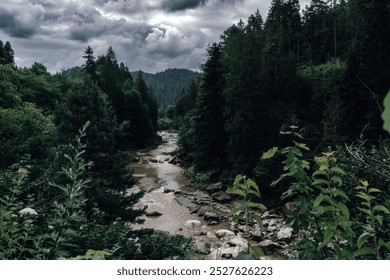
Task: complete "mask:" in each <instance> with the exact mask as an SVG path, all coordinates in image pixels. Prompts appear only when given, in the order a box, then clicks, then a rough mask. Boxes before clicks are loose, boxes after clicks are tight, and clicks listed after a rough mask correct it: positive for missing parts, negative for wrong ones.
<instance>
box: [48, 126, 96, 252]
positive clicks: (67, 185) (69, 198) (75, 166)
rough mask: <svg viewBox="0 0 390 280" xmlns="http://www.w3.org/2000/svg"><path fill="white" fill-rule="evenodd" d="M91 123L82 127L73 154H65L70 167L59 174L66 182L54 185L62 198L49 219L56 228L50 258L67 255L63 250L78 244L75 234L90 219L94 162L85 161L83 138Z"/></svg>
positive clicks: (53, 227) (53, 228)
mask: <svg viewBox="0 0 390 280" xmlns="http://www.w3.org/2000/svg"><path fill="white" fill-rule="evenodd" d="M88 126H89V123H87V124H86V125H84V126H83V128H82V129H81V130H80V132H79V135H78V136H77V137H76V143H75V145H72V144H69V147H70V148H71V153H70V154H69V155H67V154H65V158H66V159H67V160H68V166H67V167H63V168H62V172H61V173H60V174H59V175H60V176H63V177H64V178H63V181H64V183H56V182H53V183H52V184H51V185H52V186H53V187H54V188H56V189H57V190H58V194H57V197H58V198H57V199H56V200H55V201H54V203H53V209H52V213H51V219H50V220H49V221H48V227H49V228H51V229H52V233H51V235H50V238H49V240H46V242H48V243H49V244H50V253H49V258H50V259H55V258H58V257H59V256H63V254H64V253H63V252H66V251H67V250H66V249H65V248H66V247H73V246H75V245H76V244H72V243H73V242H74V240H73V237H74V236H76V235H77V230H78V229H79V228H80V226H81V225H83V224H84V223H85V222H86V221H85V216H84V214H83V210H84V208H85V203H86V197H85V193H86V190H87V188H88V187H89V185H90V183H91V179H90V178H86V170H87V168H88V167H89V165H90V163H87V162H85V159H84V154H85V149H86V145H85V144H83V143H82V140H83V138H85V136H86V130H87V128H88ZM68 250H69V249H68ZM59 254H61V255H59Z"/></svg>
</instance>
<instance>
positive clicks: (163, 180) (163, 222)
mask: <svg viewBox="0 0 390 280" xmlns="http://www.w3.org/2000/svg"><path fill="white" fill-rule="evenodd" d="M160 136H161V137H162V139H163V143H162V144H161V145H159V146H158V147H157V148H155V149H152V150H148V151H140V152H139V153H138V162H136V163H132V164H131V165H130V167H131V168H132V169H133V175H134V176H135V177H137V178H138V184H137V186H138V188H142V189H145V190H146V193H145V195H144V196H143V198H142V199H141V200H140V202H139V203H137V204H136V205H135V206H136V207H137V206H139V207H143V206H147V212H148V213H151V212H154V211H156V212H158V213H160V214H162V215H161V216H157V217H148V216H144V217H141V218H143V219H145V222H144V223H143V224H140V225H133V226H132V227H133V228H134V229H140V228H153V229H155V230H160V231H164V232H168V233H170V234H180V235H184V236H187V237H191V236H192V235H193V229H192V228H191V227H188V226H185V222H186V221H188V220H198V221H200V222H201V227H200V228H198V230H199V231H202V232H205V233H207V235H205V237H203V238H207V236H209V238H214V235H213V232H215V231H216V230H218V229H221V228H227V224H224V223H222V224H218V225H214V226H210V225H208V224H207V222H206V221H204V220H202V218H201V217H198V216H197V215H196V214H191V213H190V209H189V208H187V207H186V206H184V205H181V204H179V203H178V202H177V200H176V199H175V197H176V194H175V192H178V191H179V192H187V193H191V192H194V191H196V190H194V189H192V188H191V187H190V182H189V181H188V179H187V178H186V177H185V176H184V175H183V173H184V169H183V168H182V167H180V166H178V165H175V164H171V163H169V162H168V161H169V160H170V159H171V158H172V156H171V155H170V153H172V152H173V151H174V150H175V149H176V148H177V134H175V133H171V132H165V131H164V132H161V133H160ZM167 189H168V190H170V192H168V193H166V192H164V190H167Z"/></svg>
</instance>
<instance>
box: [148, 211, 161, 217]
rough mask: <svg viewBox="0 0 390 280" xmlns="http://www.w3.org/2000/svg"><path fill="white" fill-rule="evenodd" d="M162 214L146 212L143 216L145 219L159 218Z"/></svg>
mask: <svg viewBox="0 0 390 280" xmlns="http://www.w3.org/2000/svg"><path fill="white" fill-rule="evenodd" d="M161 215H162V214H161V213H160V212H157V211H153V212H148V213H146V214H145V216H146V217H160V216H161Z"/></svg>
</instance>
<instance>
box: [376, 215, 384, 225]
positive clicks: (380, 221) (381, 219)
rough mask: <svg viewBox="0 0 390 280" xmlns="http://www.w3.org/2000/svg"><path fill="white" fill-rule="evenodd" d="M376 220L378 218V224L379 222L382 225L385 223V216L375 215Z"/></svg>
mask: <svg viewBox="0 0 390 280" xmlns="http://www.w3.org/2000/svg"><path fill="white" fill-rule="evenodd" d="M375 220H377V222H378V224H379V225H380V226H382V225H383V217H382V216H380V215H376V216H375Z"/></svg>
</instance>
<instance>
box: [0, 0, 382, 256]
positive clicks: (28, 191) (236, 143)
mask: <svg viewBox="0 0 390 280" xmlns="http://www.w3.org/2000/svg"><path fill="white" fill-rule="evenodd" d="M389 30H390V4H389V3H388V1H385V0H378V1H370V0H348V1H347V0H340V1H336V0H334V1H324V0H312V1H311V3H310V5H309V6H307V7H305V8H304V9H303V10H301V7H300V6H299V1H298V0H272V1H271V5H270V7H269V10H268V14H267V16H266V17H264V19H263V17H262V15H260V12H259V11H254V14H253V15H251V16H250V17H249V18H248V19H247V21H245V22H244V21H243V20H240V21H239V22H237V23H236V24H234V25H232V26H230V27H228V28H227V29H226V30H225V31H224V32H223V34H221V36H220V41H219V42H215V43H211V44H210V45H209V46H208V48H207V49H206V50H205V52H206V60H205V62H204V64H203V65H202V66H201V69H200V70H201V74H200V75H195V74H194V77H191V79H189V80H188V81H186V82H185V84H178V81H177V80H178V79H179V80H181V79H182V78H181V77H180V73H176V74H175V75H178V76H179V78H175V76H174V77H173V79H172V80H169V81H167V80H168V79H171V77H166V76H164V75H161V79H162V80H163V81H162V82H159V83H158V84H157V85H156V86H155V87H156V88H157V87H158V86H160V87H162V88H166V86H165V84H166V83H168V84H172V83H175V85H174V87H176V88H178V89H180V92H181V94H180V98H178V100H177V102H176V104H175V105H174V106H168V105H169V104H171V103H172V102H175V101H176V99H177V96H175V97H170V98H171V99H170V100H164V98H162V97H161V96H156V94H155V90H153V89H152V86H147V83H146V82H145V80H146V79H147V75H146V74H145V73H142V72H138V73H134V72H133V73H131V72H130V71H129V69H128V68H127V66H125V65H124V64H123V63H120V62H118V61H117V58H116V55H115V52H114V49H113V48H112V47H110V48H109V49H108V50H107V52H106V54H105V55H102V56H99V57H97V58H95V56H94V51H93V49H92V48H91V47H89V46H88V47H87V48H86V49H85V51H84V56H83V58H84V64H83V65H81V66H80V67H79V68H78V69H79V70H78V71H62V72H60V73H56V74H52V73H49V72H48V71H47V68H46V66H45V65H43V64H41V63H37V62H36V63H34V64H33V65H32V66H31V67H30V68H20V67H18V66H17V65H16V64H15V60H14V51H13V49H12V46H11V43H10V42H8V41H7V42H5V43H3V42H2V41H1V40H0V159H1V160H0V229H1V230H0V259H189V258H193V256H194V255H196V253H197V252H196V251H197V250H196V249H197V248H196V246H195V247H194V244H193V242H192V240H191V239H188V238H185V237H183V236H181V235H170V236H166V235H159V234H154V232H153V230H152V229H150V230H149V229H142V230H135V229H133V228H132V225H134V224H138V223H142V219H141V218H140V217H141V216H142V215H143V214H145V212H146V208H143V209H139V208H134V205H135V204H136V203H137V202H138V201H139V200H140V199H141V198H142V196H143V195H144V191H142V190H141V191H137V192H129V190H130V189H131V188H132V186H134V184H135V182H136V179H135V178H134V176H133V175H132V173H131V170H130V169H129V168H128V163H129V162H131V160H132V155H133V153H134V152H135V151H137V150H139V149H143V148H148V147H153V146H155V145H158V144H159V143H160V142H161V139H160V138H159V136H158V134H157V132H158V131H159V130H160V129H162V128H163V129H168V128H169V129H171V130H173V131H176V132H177V133H178V134H179V149H178V150H177V151H176V152H175V156H176V157H177V158H180V160H181V161H182V164H183V165H184V166H185V167H186V176H188V177H189V178H190V180H191V182H192V183H193V185H194V186H196V188H198V189H199V190H204V189H205V188H206V186H208V185H209V184H212V183H217V182H221V184H222V185H223V186H224V187H223V191H224V192H225V193H227V194H230V195H232V196H234V197H235V200H237V201H239V202H240V205H241V206H240V207H238V208H232V209H231V217H232V220H231V221H232V222H233V223H236V224H239V225H244V226H245V231H246V232H245V236H246V237H247V239H248V250H247V252H243V253H242V254H240V255H239V256H238V258H243V259H251V258H261V257H262V256H263V255H264V254H265V253H264V250H263V249H262V248H261V247H260V246H254V245H253V246H249V239H250V236H251V232H250V230H249V229H250V228H251V226H254V225H255V224H257V225H258V226H260V228H261V227H262V224H263V222H262V215H261V213H262V212H264V211H265V209H266V208H267V209H278V210H280V209H285V208H286V207H285V205H290V208H289V211H285V212H284V214H283V215H284V218H285V223H286V225H287V226H289V227H291V228H292V230H293V232H294V236H295V238H294V240H292V241H291V244H289V251H290V252H291V254H290V255H289V256H290V257H291V258H296V259H389V258H390V230H389V228H390V211H389V209H390V188H389V187H390V175H389V174H390V150H389V149H390V140H389V133H390V129H389V110H390V108H389V107H390V105H389V104H388V103H390V100H389V99H390V97H389V95H387V93H388V92H389V89H390V82H389V79H388V77H389V76H390V55H389V54H390V45H389V44H387V38H389V37H390V36H389V35H390V31H389ZM0 39H1V38H0ZM182 72H183V71H182ZM163 73H164V72H163ZM163 73H160V74H163ZM192 73H193V72H192ZM187 77H188V76H187ZM164 83H165V84H164ZM386 95H387V97H386ZM159 109H160V112H159ZM163 110H165V111H163ZM384 120H385V124H384ZM304 237H307V238H304ZM290 245H291V246H290Z"/></svg>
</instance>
